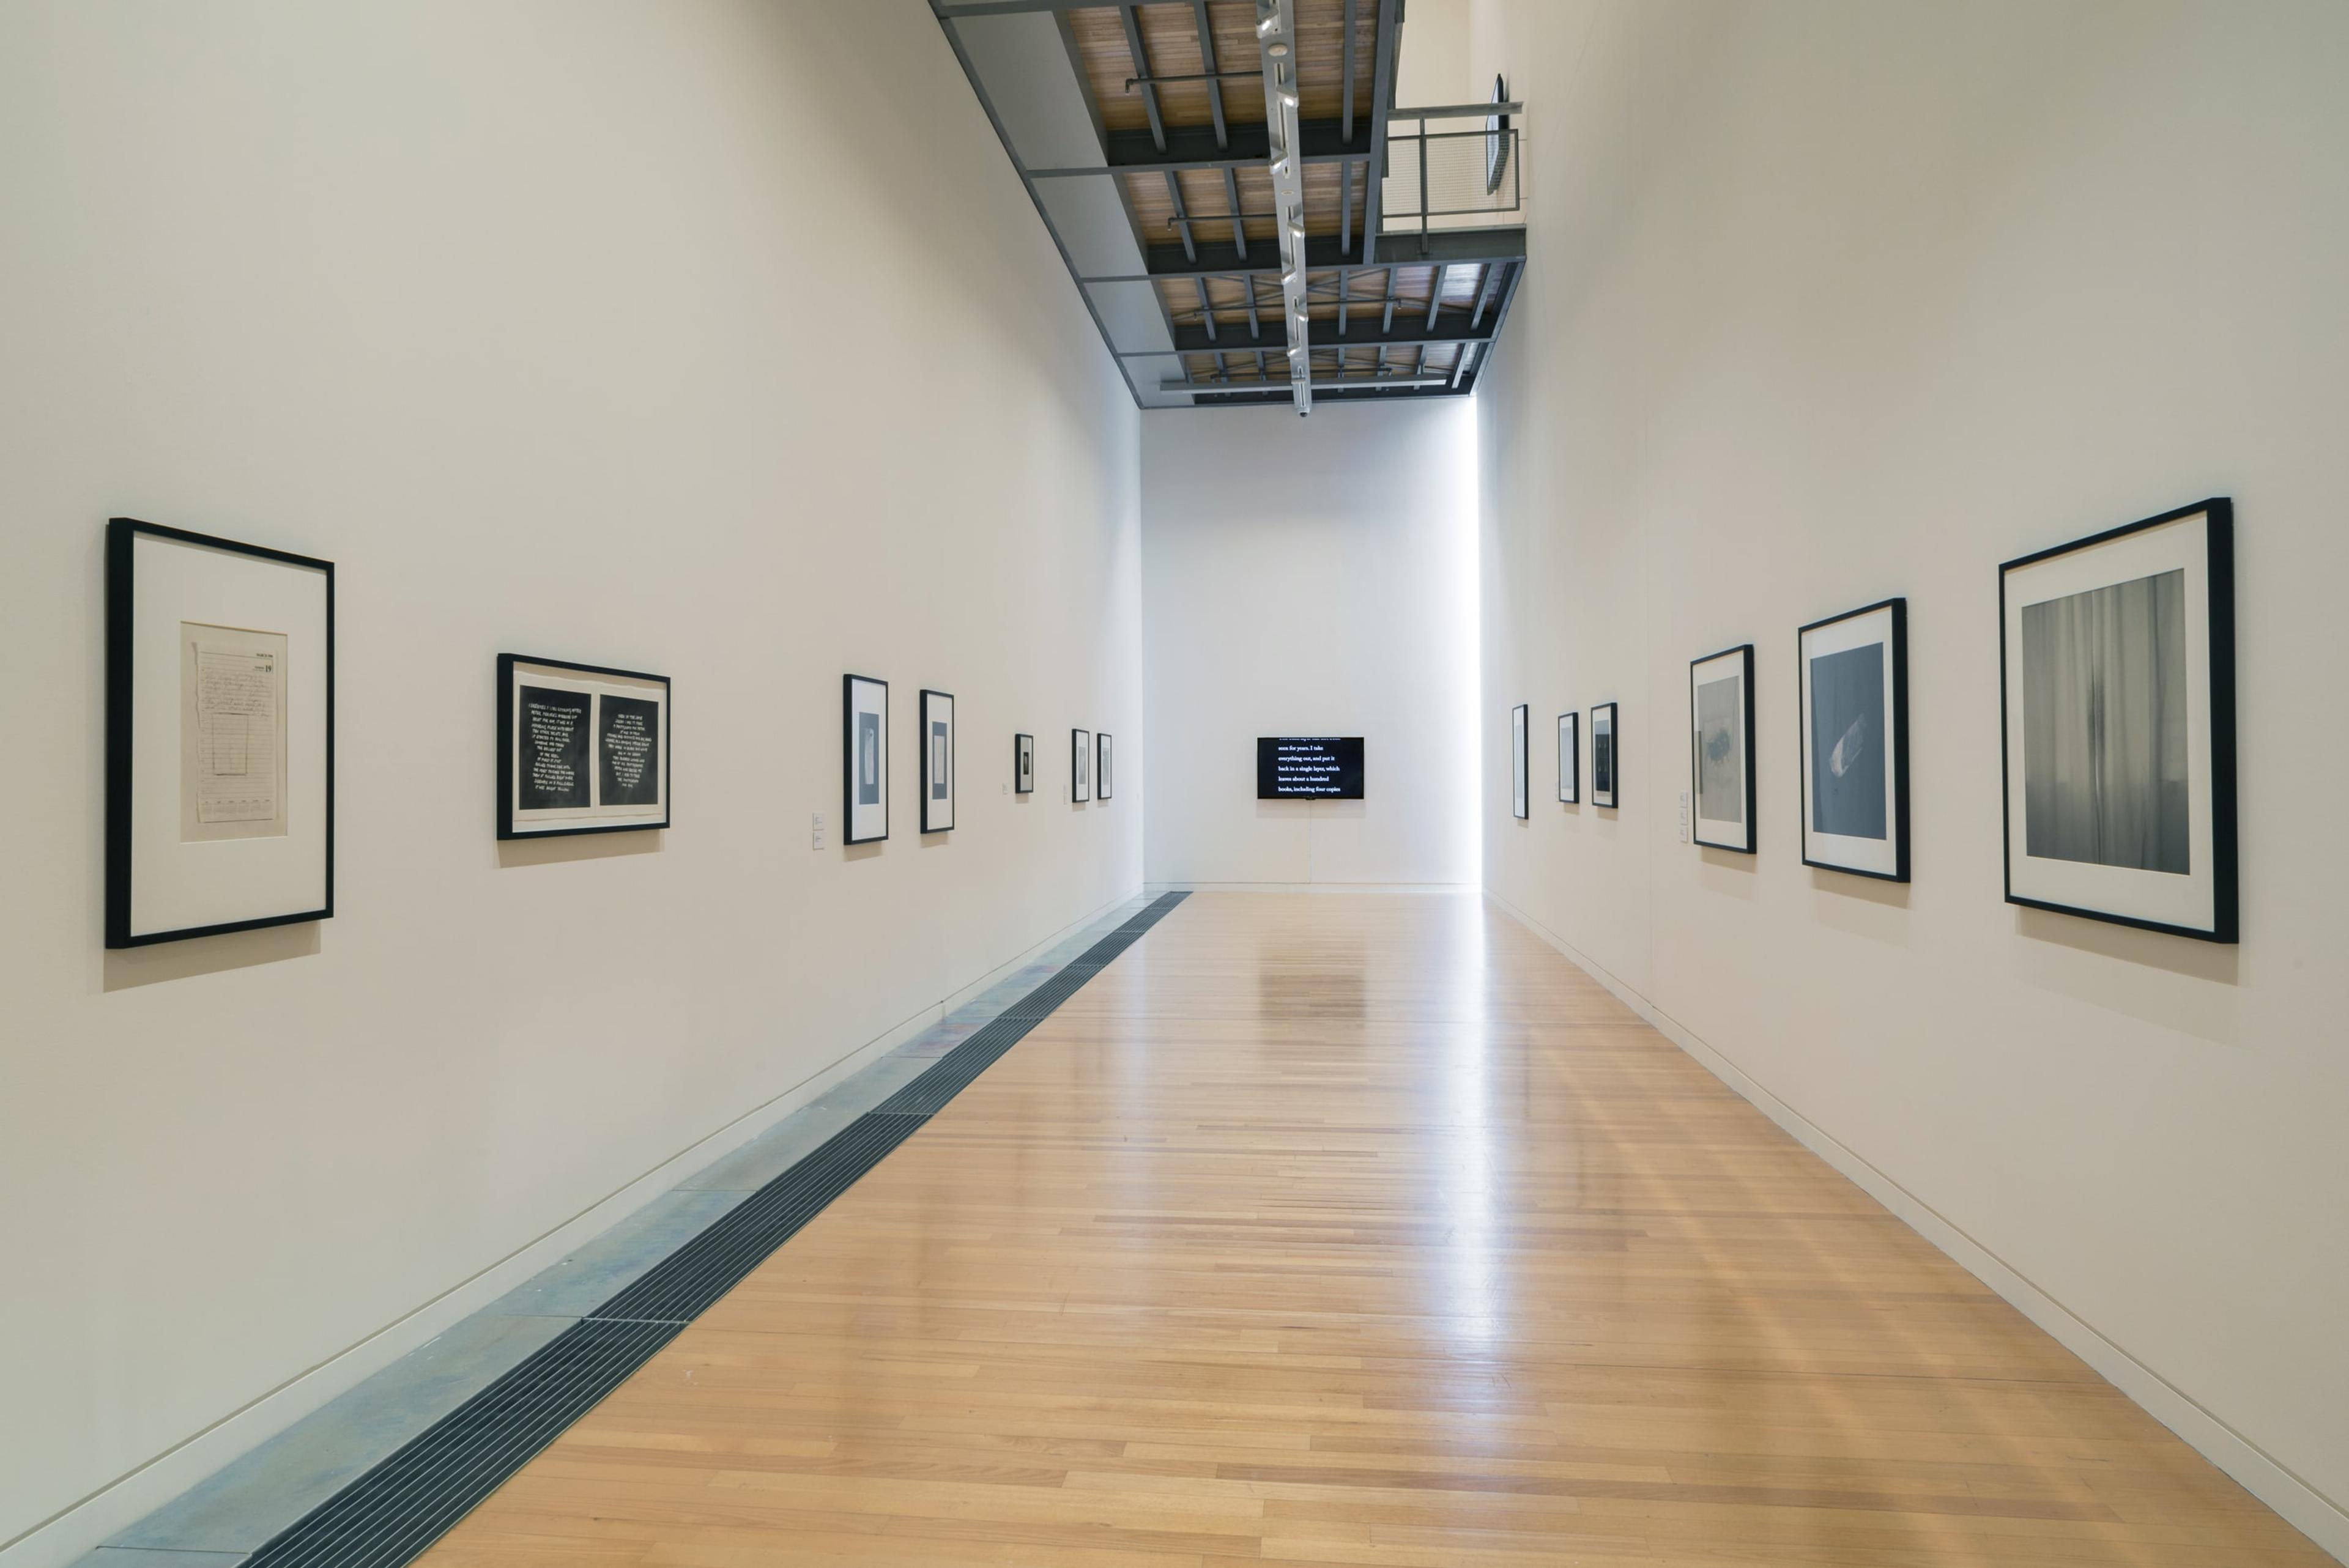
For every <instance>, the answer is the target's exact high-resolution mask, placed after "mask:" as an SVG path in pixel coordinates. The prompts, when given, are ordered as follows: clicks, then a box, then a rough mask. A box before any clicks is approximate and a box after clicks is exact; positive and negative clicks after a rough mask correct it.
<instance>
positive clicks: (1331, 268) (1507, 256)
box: [1077, 219, 1526, 303]
mask: <svg viewBox="0 0 2349 1568" xmlns="http://www.w3.org/2000/svg"><path fill="white" fill-rule="evenodd" d="M1195 221H1196V222H1206V220H1205V219H1200V220H1195ZM1197 249H1198V257H1197V259H1196V260H1193V259H1192V258H1190V257H1188V256H1185V254H1184V253H1183V247H1182V246H1181V245H1179V244H1174V245H1152V246H1151V247H1150V248H1149V249H1148V251H1147V252H1146V253H1144V262H1143V264H1144V265H1146V266H1147V267H1148V268H1149V269H1150V270H1149V271H1148V272H1145V273H1104V274H1101V275H1097V276H1087V277H1081V278H1080V279H1078V280H1077V281H1078V282H1080V283H1088V284H1106V283H1139V282H1145V281H1148V280H1150V279H1154V278H1180V277H1188V276H1190V275H1191V274H1192V273H1209V274H1210V275H1223V276H1228V277H1242V276H1245V275H1247V273H1257V274H1258V275H1259V276H1267V277H1269V276H1275V275H1278V273H1279V272H1280V270H1281V269H1280V268H1279V267H1278V266H1277V265H1273V264H1271V263H1268V262H1265V261H1263V260H1261V259H1257V260H1251V259H1250V258H1249V257H1247V256H1243V255H1241V254H1240V253H1239V248H1238V247H1237V246H1236V245H1234V244H1232V243H1231V242H1229V241H1227V240H1206V239H1203V240H1200V241H1199V242H1197ZM1414 249H1416V247H1414ZM1525 254H1526V232H1525V231H1524V230H1523V229H1439V230H1437V231H1435V232H1433V233H1431V234H1430V235H1428V252H1427V254H1425V255H1423V256H1422V255H1402V256H1396V257H1394V258H1393V259H1392V260H1390V261H1381V262H1371V263H1363V262H1358V261H1356V260H1354V259H1353V258H1352V257H1350V256H1348V255H1347V254H1345V253H1343V252H1341V251H1340V250H1339V248H1338V236H1337V235H1335V234H1312V235H1309V236H1307V238H1306V241H1305V264H1306V266H1307V267H1308V268H1309V269H1310V270H1312V271H1314V272H1336V271H1338V270H1339V269H1340V267H1343V268H1345V269H1347V270H1348V271H1350V272H1387V271H1392V270H1393V269H1395V268H1398V267H1438V266H1457V265H1459V264H1461V263H1468V262H1516V261H1522V260H1524V259H1525ZM1358 303H1359V302H1358Z"/></svg>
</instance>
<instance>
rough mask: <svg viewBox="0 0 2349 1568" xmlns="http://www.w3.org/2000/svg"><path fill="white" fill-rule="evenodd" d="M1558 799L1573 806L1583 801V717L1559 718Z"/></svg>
mask: <svg viewBox="0 0 2349 1568" xmlns="http://www.w3.org/2000/svg"><path fill="white" fill-rule="evenodd" d="M1557 799H1558V802H1559V804H1561V805H1566V806H1573V805H1578V804H1579V803H1580V801H1581V799H1582V715H1580V714H1578V713H1561V714H1559V715H1558V716H1557Z"/></svg>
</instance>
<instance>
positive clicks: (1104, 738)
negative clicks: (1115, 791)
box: [1093, 729, 1110, 800]
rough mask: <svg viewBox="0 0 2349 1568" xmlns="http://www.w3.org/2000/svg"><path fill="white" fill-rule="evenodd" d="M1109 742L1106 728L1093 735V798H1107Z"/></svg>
mask: <svg viewBox="0 0 2349 1568" xmlns="http://www.w3.org/2000/svg"><path fill="white" fill-rule="evenodd" d="M1109 742H1110V735H1109V731H1108V730H1106V729H1104V730H1102V732H1101V733H1100V734H1099V735H1096V736H1094V737H1093V757H1094V762H1093V799H1096V800H1106V799H1109V783H1110V779H1109V760H1110V759H1109V749H1110V748H1109Z"/></svg>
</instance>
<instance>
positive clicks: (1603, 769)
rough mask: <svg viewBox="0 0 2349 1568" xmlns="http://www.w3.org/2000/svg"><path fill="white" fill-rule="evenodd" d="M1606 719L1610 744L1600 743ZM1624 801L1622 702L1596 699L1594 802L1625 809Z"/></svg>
mask: <svg viewBox="0 0 2349 1568" xmlns="http://www.w3.org/2000/svg"><path fill="white" fill-rule="evenodd" d="M1602 719H1603V720H1604V721H1605V727H1606V744H1605V745H1604V746H1601V745H1600V744H1599V727H1600V721H1601V720H1602ZM1622 800H1623V715H1622V710H1621V707H1620V706H1619V704H1616V703H1611V702H1594V703H1592V704H1591V705H1590V803H1591V804H1592V805H1593V806H1596V807H1597V808H1598V809H1599V810H1602V811H1618V810H1622Z"/></svg>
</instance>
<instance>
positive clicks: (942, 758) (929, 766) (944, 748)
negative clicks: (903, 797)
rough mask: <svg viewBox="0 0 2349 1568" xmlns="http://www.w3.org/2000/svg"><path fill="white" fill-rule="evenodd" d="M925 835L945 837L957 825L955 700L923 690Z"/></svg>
mask: <svg viewBox="0 0 2349 1568" xmlns="http://www.w3.org/2000/svg"><path fill="white" fill-rule="evenodd" d="M921 707H922V831H924V832H926V833H944V832H949V831H951V830H953V828H954V825H955V699H954V694H953V693H952V692H943V691H932V690H930V689H929V688H928V687H926V686H925V687H924V688H923V690H922V704H921Z"/></svg>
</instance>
